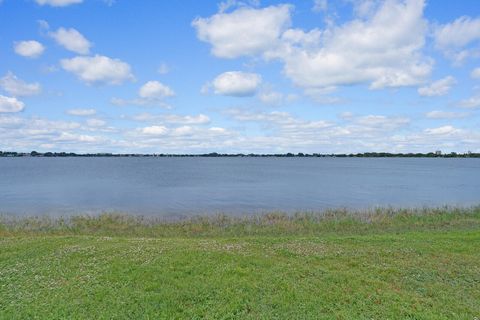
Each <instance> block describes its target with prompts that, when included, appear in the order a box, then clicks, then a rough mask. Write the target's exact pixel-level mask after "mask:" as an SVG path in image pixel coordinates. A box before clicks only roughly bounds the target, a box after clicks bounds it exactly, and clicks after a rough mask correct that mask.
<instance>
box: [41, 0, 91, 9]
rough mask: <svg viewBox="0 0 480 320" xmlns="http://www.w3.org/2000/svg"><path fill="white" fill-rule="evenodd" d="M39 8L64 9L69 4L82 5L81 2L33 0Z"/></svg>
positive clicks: (74, 0)
mask: <svg viewBox="0 0 480 320" xmlns="http://www.w3.org/2000/svg"><path fill="white" fill-rule="evenodd" d="M35 2H36V3H38V4H39V5H41V6H44V5H48V6H52V7H66V6H69V5H71V4H76V3H82V2H83V0H35Z"/></svg>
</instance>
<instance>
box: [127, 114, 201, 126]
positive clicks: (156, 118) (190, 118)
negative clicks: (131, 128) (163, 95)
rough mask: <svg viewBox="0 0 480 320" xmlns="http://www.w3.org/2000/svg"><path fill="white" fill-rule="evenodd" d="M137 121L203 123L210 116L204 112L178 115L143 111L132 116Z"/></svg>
mask: <svg viewBox="0 0 480 320" xmlns="http://www.w3.org/2000/svg"><path fill="white" fill-rule="evenodd" d="M131 119H132V120H135V121H145V122H164V123H170V124H184V125H185V124H188V125H201V124H207V123H209V122H210V118H209V117H208V116H206V115H204V114H198V115H178V114H151V113H148V112H143V113H139V114H136V115H134V116H132V117H131Z"/></svg>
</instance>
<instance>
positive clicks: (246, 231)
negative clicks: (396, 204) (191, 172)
mask: <svg viewBox="0 0 480 320" xmlns="http://www.w3.org/2000/svg"><path fill="white" fill-rule="evenodd" d="M77 219H78V220H74V219H72V220H69V221H60V222H59V221H58V220H48V221H47V222H45V221H44V220H42V219H33V220H29V221H27V220H25V219H24V220H21V221H20V220H16V221H6V220H5V221H4V222H1V223H0V318H1V319H32V318H38V319H65V318H69V319H72V318H80V319H143V318H145V319H159V318H165V319H172V318H177V319H178V318H181V319H232V318H235V319H470V320H473V319H475V318H476V317H477V318H480V208H473V209H465V210H453V211H451V210H449V209H438V210H433V211H428V212H426V211H425V210H423V211H422V212H415V211H400V212H396V211H395V212H375V213H371V214H370V215H363V216H362V217H360V218H358V217H355V215H354V214H349V213H346V212H342V213H334V214H327V215H323V216H322V217H318V216H315V215H305V216H295V217H289V216H285V215H281V214H277V215H270V216H269V217H268V216H266V217H261V218H248V219H247V218H246V219H234V218H227V217H224V216H221V217H216V218H211V219H197V220H191V221H183V222H171V223H166V222H162V223H151V222H150V223H147V222H146V221H144V220H141V219H140V218H135V217H126V216H116V215H103V216H100V217H81V218H78V217H77Z"/></svg>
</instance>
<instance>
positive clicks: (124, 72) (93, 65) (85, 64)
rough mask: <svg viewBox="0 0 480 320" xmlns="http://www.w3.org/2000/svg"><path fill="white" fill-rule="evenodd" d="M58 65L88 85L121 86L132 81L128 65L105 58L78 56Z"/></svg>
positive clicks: (99, 56) (64, 60)
mask: <svg viewBox="0 0 480 320" xmlns="http://www.w3.org/2000/svg"><path fill="white" fill-rule="evenodd" d="M60 64H61V66H62V68H63V69H64V70H66V71H68V72H71V73H73V74H75V75H76V76H77V77H78V78H79V79H80V80H82V81H84V82H87V83H89V84H94V83H106V84H121V83H122V82H124V81H126V80H132V79H133V75H132V73H131V69H130V65H129V64H128V63H125V62H123V61H121V60H119V59H112V58H109V57H106V56H101V55H95V56H92V57H80V56H79V57H75V58H72V59H63V60H61V61H60Z"/></svg>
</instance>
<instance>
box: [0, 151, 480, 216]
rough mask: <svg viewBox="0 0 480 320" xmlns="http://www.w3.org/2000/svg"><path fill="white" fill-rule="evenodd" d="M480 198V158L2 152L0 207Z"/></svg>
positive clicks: (205, 206)
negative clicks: (38, 154)
mask: <svg viewBox="0 0 480 320" xmlns="http://www.w3.org/2000/svg"><path fill="white" fill-rule="evenodd" d="M479 203H480V159H444V158H434V159H429V158H0V213H6V214H15V215H33V214H49V215H60V214H61V215H69V214H79V213H98V212H102V211H121V212H129V213H136V214H146V215H151V214H154V215H165V216H171V215H173V216H175V215H182V216H184V215H191V214H205V213H206V214H208V213H219V212H224V213H232V214H246V213H259V212H265V211H272V210H281V211H290V212H291V211H298V210H310V211H311V210H313V211H318V210H322V209H326V208H338V207H342V208H343V207H347V208H359V209H363V208H372V207H377V206H396V207H399V206H400V207H418V206H442V205H459V206H469V205H475V204H479Z"/></svg>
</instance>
